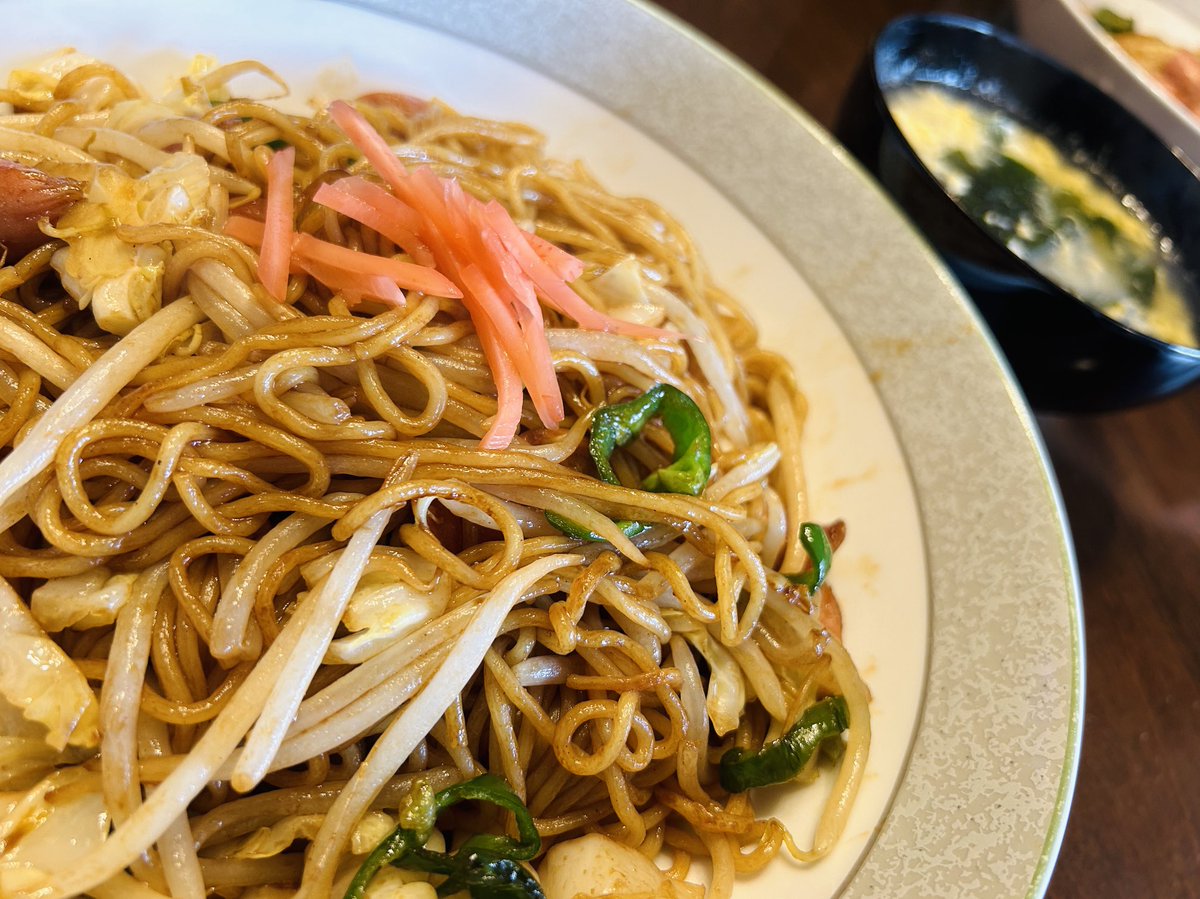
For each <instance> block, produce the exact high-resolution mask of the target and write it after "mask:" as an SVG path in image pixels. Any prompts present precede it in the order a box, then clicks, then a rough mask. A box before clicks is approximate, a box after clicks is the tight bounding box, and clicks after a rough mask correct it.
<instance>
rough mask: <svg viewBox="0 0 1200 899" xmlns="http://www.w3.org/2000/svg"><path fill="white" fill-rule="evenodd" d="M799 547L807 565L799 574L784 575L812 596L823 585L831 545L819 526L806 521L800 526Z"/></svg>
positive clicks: (831, 558) (830, 559) (829, 561)
mask: <svg viewBox="0 0 1200 899" xmlns="http://www.w3.org/2000/svg"><path fill="white" fill-rule="evenodd" d="M800 545H801V546H802V547H803V548H804V552H805V553H806V554H807V555H808V561H809V565H808V567H807V568H805V569H804V570H803V571H802V572H800V573H799V574H787V575H784V577H786V578H787V579H788V580H789V581H791V582H792V583H793V584H796V585H797V586H799V587H804V588H805V589H806V590H807V591H808V595H809V596H812V595H813V594H814V593H816V592H817V590H819V589H820V588H821V585H822V584H823V583H825V578H826V576H827V575H828V574H829V566H830V565H831V564H832V563H833V545H832V544H831V543H830V542H829V535H828V534H826V533H825V529H824V528H823V527H821V526H820V525H819V524H816V523H815V522H812V521H806V522H804V523H803V524H801V525H800Z"/></svg>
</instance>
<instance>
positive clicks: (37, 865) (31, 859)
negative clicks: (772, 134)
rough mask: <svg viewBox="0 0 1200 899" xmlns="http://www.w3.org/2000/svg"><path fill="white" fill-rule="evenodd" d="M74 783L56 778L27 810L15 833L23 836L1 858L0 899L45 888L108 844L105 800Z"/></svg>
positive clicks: (46, 782) (48, 781)
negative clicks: (53, 876)
mask: <svg viewBox="0 0 1200 899" xmlns="http://www.w3.org/2000/svg"><path fill="white" fill-rule="evenodd" d="M82 773H83V772H82V771H80V774H82ZM85 776H86V775H85ZM70 780H71V778H69V777H68V778H67V779H66V781H65V782H64V779H63V778H62V777H61V776H60V775H55V776H53V777H50V778H47V779H46V780H44V781H42V782H41V783H39V784H38V785H37V786H36V787H34V790H35V791H37V792H39V793H40V794H41V795H40V796H34V797H32V798H35V799H36V800H37V801H35V802H29V803H27V804H26V807H25V812H26V813H25V815H24V817H23V818H22V820H21V821H20V822H18V825H17V827H16V828H14V831H13V832H14V833H16V834H18V836H17V837H16V838H15V839H13V840H11V841H10V842H9V843H7V845H6V846H5V852H4V854H3V855H0V896H15V895H18V894H23V893H24V891H25V890H26V889H31V888H37V887H40V886H44V884H45V882H46V880H47V879H48V878H49V876H50V874H51V873H53V872H55V871H59V870H61V869H62V868H63V867H64V866H66V865H70V864H72V863H73V862H75V861H77V860H79V859H81V858H83V857H84V856H85V855H87V854H88V853H90V852H92V851H93V850H95V849H96V848H98V847H99V846H100V843H101V842H102V841H103V840H104V837H105V835H106V834H107V833H108V828H109V815H108V810H107V808H106V807H105V805H104V796H103V794H102V793H101V792H100V791H99V790H81V789H72V788H71V786H70ZM26 798H30V797H28V795H27V797H26Z"/></svg>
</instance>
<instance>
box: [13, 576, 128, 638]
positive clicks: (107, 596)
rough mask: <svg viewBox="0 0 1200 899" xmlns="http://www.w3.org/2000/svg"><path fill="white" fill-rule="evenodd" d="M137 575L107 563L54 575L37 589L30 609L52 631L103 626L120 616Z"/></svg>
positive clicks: (39, 621) (32, 596) (31, 599)
mask: <svg viewBox="0 0 1200 899" xmlns="http://www.w3.org/2000/svg"><path fill="white" fill-rule="evenodd" d="M137 578H138V576H137V575H136V574H113V573H112V572H111V571H109V570H108V569H107V568H104V567H100V568H93V569H91V570H90V571H85V572H83V573H82V574H73V575H70V576H69V577H56V578H51V579H50V580H48V581H46V583H44V584H42V585H41V586H40V587H38V588H36V589H35V590H34V591H33V594H32V595H31V596H30V598H29V611H30V612H32V613H33V617H34V618H36V619H37V622H38V624H40V625H41V626H42V627H43V628H45V629H46V631H48V632H49V633H52V634H54V633H57V632H58V631H61V630H65V629H66V628H68V627H73V628H76V629H77V630H87V629H88V628H93V627H103V626H104V625H106V624H112V623H113V622H114V621H116V620H117V612H119V611H120V610H121V606H123V605H125V603H126V602H128V601H129V597H130V596H132V595H133V582H134V581H136V580H137Z"/></svg>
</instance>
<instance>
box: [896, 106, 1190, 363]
mask: <svg viewBox="0 0 1200 899" xmlns="http://www.w3.org/2000/svg"><path fill="white" fill-rule="evenodd" d="M888 106H889V109H890V110H891V113H892V117H893V118H894V119H895V121H896V123H897V124H898V125H899V127H900V130H901V132H903V134H904V137H905V139H906V140H907V141H908V142H909V144H910V145H911V146H912V147H913V149H914V150H915V151H916V153H917V155H918V156H920V157H921V161H922V162H923V163H925V165H926V167H927V168H928V169H929V170H930V171H931V172H932V173H933V175H934V177H936V178H937V179H938V180H939V181H940V182H941V183H942V185H943V186H944V187H945V188H946V190H947V191H948V192H949V193H950V195H951V196H952V197H953V198H954V199H955V201H956V202H958V204H959V205H960V206H961V207H962V208H963V209H964V210H966V212H967V213H968V214H969V215H971V216H972V217H973V218H974V219H975V220H976V221H978V222H979V223H980V224H982V225H983V227H984V228H986V229H987V230H988V231H989V232H990V233H991V234H992V235H993V236H995V237H996V238H997V239H998V240H1000V241H1001V242H1002V243H1004V244H1005V245H1006V246H1007V247H1008V248H1009V249H1010V250H1011V251H1012V252H1014V253H1015V254H1016V255H1017V256H1019V257H1020V258H1021V259H1024V260H1025V261H1026V262H1028V263H1029V264H1030V265H1031V266H1033V268H1035V269H1036V270H1037V271H1038V272H1040V273H1041V274H1042V275H1044V276H1045V277H1046V278H1049V279H1050V280H1051V281H1053V282H1054V283H1055V284H1057V285H1058V286H1059V287H1062V288H1063V289H1064V290H1066V291H1068V292H1069V293H1071V294H1073V295H1075V296H1077V297H1079V298H1080V299H1082V300H1084V301H1085V302H1087V303H1089V304H1091V305H1092V306H1094V307H1096V308H1097V309H1099V310H1101V311H1102V312H1104V313H1105V314H1107V315H1109V316H1110V317H1112V318H1114V319H1116V320H1117V321H1119V322H1121V323H1123V324H1125V325H1127V326H1129V327H1131V328H1134V329H1136V330H1138V331H1142V332H1143V333H1146V334H1149V335H1150V336H1152V337H1156V338H1158V339H1159V340H1163V341H1166V342H1167V343H1174V344H1181V345H1185V346H1197V339H1196V333H1195V326H1194V323H1193V321H1192V317H1191V315H1190V314H1189V311H1188V304H1187V302H1186V300H1185V296H1186V295H1187V293H1186V288H1185V285H1186V283H1187V282H1186V279H1185V277H1184V275H1183V272H1182V270H1181V267H1180V265H1179V263H1178V261H1177V260H1176V259H1175V258H1174V255H1173V253H1172V247H1171V244H1170V241H1169V240H1167V239H1166V238H1164V237H1163V235H1162V231H1161V228H1160V227H1159V226H1158V225H1157V224H1156V223H1155V222H1154V221H1153V220H1152V219H1151V217H1150V216H1149V215H1148V213H1147V212H1146V210H1145V209H1144V208H1143V207H1142V206H1141V204H1140V203H1139V202H1138V201H1137V200H1136V199H1135V198H1134V197H1132V196H1129V195H1124V196H1119V195H1118V194H1117V193H1116V192H1115V191H1114V190H1112V189H1111V188H1110V187H1109V186H1108V185H1106V184H1105V183H1104V182H1103V181H1102V180H1101V179H1100V178H1098V177H1097V176H1096V175H1094V174H1092V172H1091V171H1089V168H1091V166H1089V165H1088V163H1087V162H1086V161H1084V162H1076V161H1072V160H1069V159H1067V158H1066V157H1065V156H1064V155H1063V153H1062V152H1061V151H1060V150H1059V149H1058V148H1057V147H1056V146H1055V145H1054V144H1053V143H1052V142H1051V141H1050V140H1049V139H1047V138H1046V137H1045V136H1043V135H1041V134H1038V133H1037V132H1035V131H1033V130H1031V129H1030V128H1028V127H1026V126H1024V125H1022V124H1021V123H1020V122H1018V121H1017V120H1016V119H1015V118H1014V117H1013V116H1011V115H1010V114H1009V113H1007V112H1005V111H1004V110H1002V109H998V108H996V107H993V106H989V105H985V104H984V103H982V102H981V101H978V100H976V99H974V98H972V97H970V96H968V95H966V94H964V93H963V92H961V91H956V90H952V89H948V88H945V87H942V86H939V85H918V86H916V87H906V88H904V89H903V90H899V91H896V92H894V93H893V94H892V95H891V96H890V97H889V98H888Z"/></svg>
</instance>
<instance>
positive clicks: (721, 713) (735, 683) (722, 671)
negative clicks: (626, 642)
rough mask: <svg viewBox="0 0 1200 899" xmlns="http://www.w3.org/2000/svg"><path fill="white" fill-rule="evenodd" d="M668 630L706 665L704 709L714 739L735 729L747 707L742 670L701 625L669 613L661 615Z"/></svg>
mask: <svg viewBox="0 0 1200 899" xmlns="http://www.w3.org/2000/svg"><path fill="white" fill-rule="evenodd" d="M663 617H664V618H665V619H666V620H667V623H668V624H670V625H671V629H672V630H673V631H674V632H675V633H677V634H680V635H681V636H682V637H683V638H684V639H685V640H687V641H688V643H690V644H692V646H693V647H694V648H695V650H696V652H698V653H700V655H702V656H703V657H704V661H705V662H707V663H708V691H707V695H706V698H705V703H704V704H705V707H706V708H707V709H708V717H709V719H710V720H711V721H712V727H713V731H714V732H715V733H716V734H717V736H719V737H720V736H724V735H725V734H727V733H730V732H731V731H733V730H735V729H736V728H737V726H738V721H739V720H740V719H741V717H742V710H743V709H744V708H745V707H746V701H747V699H748V697H747V692H748V690H747V685H746V679H745V677H744V676H743V674H742V667H741V666H740V665H739V664H738V662H737V659H735V658H734V657H733V653H731V652H730V651H729V650H728V649H726V648H725V647H724V646H722V645H721V641H719V640H716V639H714V638H713V636H712V635H711V634H710V633H709V632H708V631H707V630H706V629H705V628H704V627H703V626H701V625H700V624H698V623H697V622H695V621H693V620H692V619H691V618H689V617H687V616H686V615H684V614H682V613H680V612H675V611H671V610H666V611H664V612H663Z"/></svg>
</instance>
